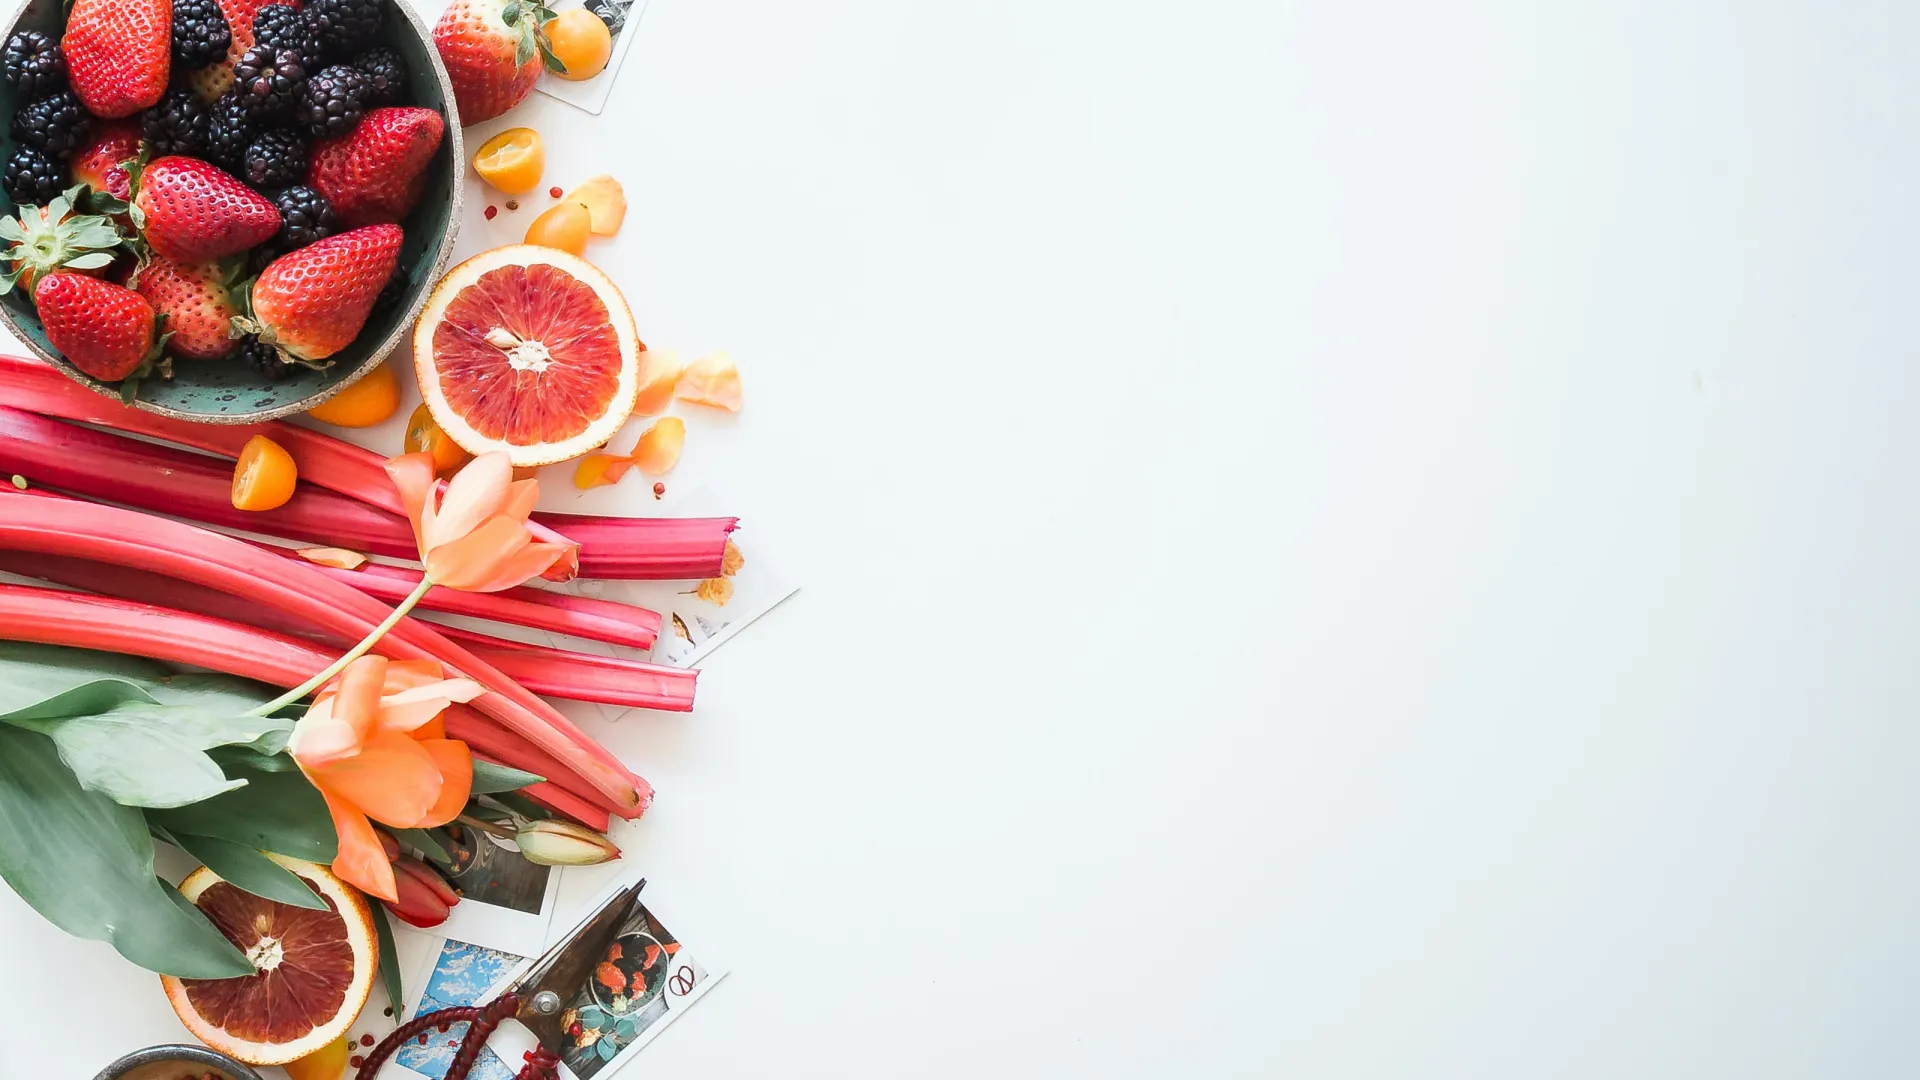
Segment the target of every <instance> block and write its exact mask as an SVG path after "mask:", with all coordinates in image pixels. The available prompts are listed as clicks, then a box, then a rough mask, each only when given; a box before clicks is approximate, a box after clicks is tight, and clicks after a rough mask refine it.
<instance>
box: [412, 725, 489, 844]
mask: <svg viewBox="0 0 1920 1080" xmlns="http://www.w3.org/2000/svg"><path fill="white" fill-rule="evenodd" d="M419 745H420V748H421V749H422V750H425V751H426V752H427V755H428V756H429V757H431V758H433V761H434V764H435V765H437V766H439V768H440V778H441V783H440V798H439V799H438V800H437V801H436V802H435V803H434V804H433V808H432V809H431V810H428V811H427V812H426V815H425V816H423V817H422V818H421V819H420V820H419V821H416V822H414V823H413V824H412V825H411V826H408V827H409V828H414V829H431V828H434V827H436V826H440V825H445V824H446V823H447V822H449V821H452V820H453V819H454V818H456V817H458V816H459V815H460V811H462V810H464V809H466V806H467V797H468V796H470V795H471V794H473V753H472V752H471V751H469V750H468V749H467V744H466V743H463V742H461V741H460V740H458V739H422V740H420V744H419Z"/></svg>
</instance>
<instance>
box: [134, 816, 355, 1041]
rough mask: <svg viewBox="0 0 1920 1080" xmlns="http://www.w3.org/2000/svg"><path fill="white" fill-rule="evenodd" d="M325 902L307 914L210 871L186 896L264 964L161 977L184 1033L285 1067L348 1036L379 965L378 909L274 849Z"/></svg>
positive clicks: (195, 879) (196, 876)
mask: <svg viewBox="0 0 1920 1080" xmlns="http://www.w3.org/2000/svg"><path fill="white" fill-rule="evenodd" d="M268 857H269V858H271V859H273V860H274V861H275V862H277V863H279V864H280V865H282V866H284V867H286V868H287V869H288V870H291V871H293V872H294V873H295V874H298V875H299V876H300V877H302V878H304V879H306V881H307V884H309V885H312V886H313V888H314V891H315V892H317V893H319V894H320V897H321V898H322V899H323V900H325V901H326V902H327V910H325V911H309V910H307V909H305V908H297V907H293V906H291V905H288V904H281V903H277V902H275V901H272V900H268V899H265V898H263V897H259V896H255V895H253V894H252V893H249V892H244V891H242V890H240V889H238V888H235V887H234V886H232V885H229V884H227V883H226V882H225V881H222V880H221V879H220V878H219V876H218V875H216V874H215V873H214V872H213V871H211V870H209V869H207V868H206V867H204V866H203V867H201V868H200V869H198V870H195V871H194V872H193V873H191V874H188V875H187V879H186V880H185V881H182V882H181V883H180V894H181V895H182V896H184V897H186V898H187V899H188V900H189V901H191V902H192V903H193V906H195V907H197V908H199V909H200V911H201V913H202V914H204V915H205V916H206V917H207V918H208V919H211V920H212V921H213V925H215V926H217V927H219V928H220V932H221V933H223V934H225V935H227V939H228V940H229V941H232V942H233V943H234V944H235V945H237V946H239V948H240V951H241V952H243V953H245V954H246V956H247V959H249V960H251V961H253V963H254V966H255V967H257V968H259V969H260V970H259V971H258V972H256V973H254V974H252V975H246V976H242V977H240V978H237V979H176V978H174V977H173V976H171V975H162V976H160V983H161V985H162V986H164V987H166V990H167V1000H168V1001H169V1002H171V1003H172V1004H173V1011H174V1012H175V1013H177V1014H179V1016H180V1022H181V1023H183V1024H185V1025H187V1030H188V1031H191V1032H193V1034H194V1036H195V1037H196V1038H198V1039H199V1040H200V1041H201V1042H203V1043H206V1044H207V1045H208V1046H211V1047H213V1048H214V1049H215V1050H219V1051H221V1052H222V1053H226V1054H231V1055H232V1056H234V1057H236V1058H239V1059H240V1060H241V1061H244V1062H246V1063H247V1064H249V1065H284V1064H286V1063H287V1062H289V1061H293V1060H295V1059H296V1058H302V1057H305V1056H307V1055H308V1054H311V1053H313V1052H314V1051H316V1050H318V1049H320V1048H321V1047H324V1046H326V1045H328V1044H329V1043H331V1042H333V1041H335V1040H337V1039H339V1038H340V1037H341V1036H342V1035H345V1034H346V1031H347V1029H348V1028H349V1027H351V1026H352V1025H353V1021H354V1018H355V1017H357V1016H359V1015H360V1009H361V1008H362V1007H363V1006H365V1005H366V1003H367V994H368V993H369V992H370V991H371V990H372V989H373V978H374V973H375V971H376V970H377V968H378V966H379V947H378V945H377V944H376V943H375V938H374V931H373V913H372V912H371V911H369V910H368V909H367V902H366V901H365V900H364V899H362V898H361V896H360V894H359V893H358V892H355V891H354V890H353V889H352V888H351V887H350V886H348V885H347V884H346V883H345V882H343V881H341V880H340V879H339V878H337V877H335V876H333V873H332V871H329V870H328V869H327V868H326V867H323V866H316V865H314V864H313V863H308V862H301V861H300V860H298V859H288V858H284V857H282V856H279V855H271V854H270V855H269V856H268Z"/></svg>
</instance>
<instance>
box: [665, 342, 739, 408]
mask: <svg viewBox="0 0 1920 1080" xmlns="http://www.w3.org/2000/svg"><path fill="white" fill-rule="evenodd" d="M674 396H676V397H678V398H679V399H680V400H681V401H691V402H693V403H694V404H695V405H710V406H712V407H713V408H716V409H725V410H727V411H728V412H739V411H740V369H739V368H738V367H736V366H734V363H733V357H731V356H728V355H727V354H726V353H723V352H717V353H714V354H713V355H712V356H703V357H701V358H700V359H698V360H695V361H694V362H693V363H691V364H689V365H687V370H685V371H683V372H681V373H680V382H679V385H678V386H677V387H676V388H675V390H674Z"/></svg>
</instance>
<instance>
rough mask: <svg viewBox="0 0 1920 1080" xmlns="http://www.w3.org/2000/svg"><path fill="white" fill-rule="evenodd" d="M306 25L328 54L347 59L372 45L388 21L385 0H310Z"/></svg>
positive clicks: (306, 10)
mask: <svg viewBox="0 0 1920 1080" xmlns="http://www.w3.org/2000/svg"><path fill="white" fill-rule="evenodd" d="M301 10H302V11H303V12H304V13H305V15H306V17H307V26H308V27H309V28H311V29H312V30H313V36H314V37H316V38H318V39H319V41H320V48H321V50H322V51H323V52H325V53H326V54H327V55H328V56H329V57H332V58H335V59H344V58H346V57H349V56H353V55H354V54H356V53H359V52H361V51H362V50H364V49H366V48H367V47H368V46H369V45H372V44H373V42H374V39H376V38H378V37H379V36H380V24H381V23H382V22H385V21H386V18H387V5H386V0H307V4H306V6H305V7H304V8H302V9H301Z"/></svg>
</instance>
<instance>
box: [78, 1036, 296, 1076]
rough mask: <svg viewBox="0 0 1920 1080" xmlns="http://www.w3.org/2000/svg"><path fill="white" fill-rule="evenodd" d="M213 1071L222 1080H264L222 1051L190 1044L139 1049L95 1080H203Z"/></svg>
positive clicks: (101, 1073) (106, 1069)
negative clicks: (201, 1079) (202, 1078)
mask: <svg viewBox="0 0 1920 1080" xmlns="http://www.w3.org/2000/svg"><path fill="white" fill-rule="evenodd" d="M209 1072H211V1073H213V1075H214V1076H216V1077H219V1078H220V1080H261V1077H260V1074H259V1073H257V1072H254V1071H253V1070H252V1069H250V1068H248V1067H246V1066H245V1065H242V1064H240V1063H239V1062H237V1061H235V1060H233V1059H232V1058H230V1057H228V1056H227V1055H225V1054H222V1053H220V1052H219V1051H218V1050H209V1049H207V1048H206V1047H204V1046H189V1045H187V1044H186V1043H172V1044H169V1045H166V1046H149V1047H147V1048H146V1049H145V1050H135V1051H134V1052H133V1053H131V1054H128V1055H127V1056H126V1057H123V1058H121V1059H120V1060H118V1061H116V1062H114V1063H113V1064H111V1065H109V1066H107V1067H106V1068H104V1069H101V1070H100V1073H99V1075H97V1076H95V1077H94V1078H93V1080H200V1078H201V1077H203V1076H205V1075H207V1073H209Z"/></svg>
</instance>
